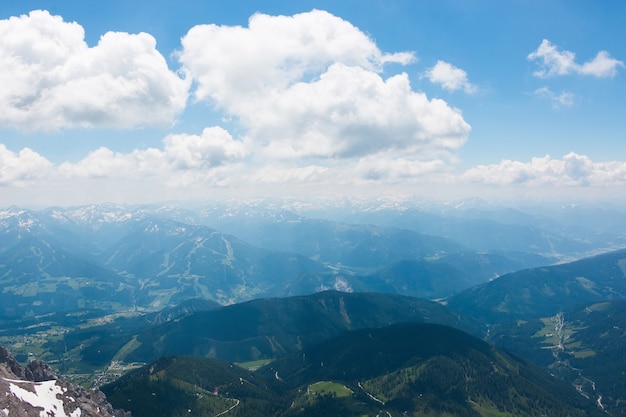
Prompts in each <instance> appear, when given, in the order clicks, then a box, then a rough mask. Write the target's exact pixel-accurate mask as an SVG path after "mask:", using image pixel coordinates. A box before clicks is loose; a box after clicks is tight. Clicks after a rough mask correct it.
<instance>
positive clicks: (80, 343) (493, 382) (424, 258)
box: [0, 203, 626, 416]
mask: <svg viewBox="0 0 626 417" xmlns="http://www.w3.org/2000/svg"><path fill="white" fill-rule="evenodd" d="M330 213H331V211H330V210H329V209H328V208H325V207H323V206H306V207H302V206H297V205H289V204H283V205H281V206H272V205H261V204H252V203H251V204H243V205H238V206H234V207H233V206H228V205H225V204H215V205H201V206H196V207H192V208H181V207H178V206H175V205H167V204H164V205H153V206H118V205H112V204H108V205H94V206H82V207H71V208H58V207H57V208H49V209H45V210H39V211H35V210H26V209H21V208H16V207H11V208H8V209H4V210H0V234H1V236H2V239H0V343H3V344H5V345H8V346H10V348H11V349H12V350H13V351H14V352H15V354H16V356H15V357H16V358H18V359H19V360H20V361H22V362H23V363H27V362H29V361H31V360H32V359H33V358H38V359H46V360H48V361H49V362H50V364H51V365H52V366H53V367H54V368H55V369H56V370H57V371H58V372H60V373H62V374H65V375H66V376H67V377H68V378H70V379H71V380H75V381H80V382H81V383H83V384H84V385H85V386H100V385H101V384H104V383H111V384H110V385H106V389H105V392H107V395H108V396H109V397H108V398H110V399H111V402H112V403H114V405H115V407H119V408H123V409H125V410H131V409H132V410H131V411H133V415H159V414H158V413H161V412H162V413H169V414H163V415H189V414H190V413H191V414H192V415H215V414H218V413H223V412H227V413H226V414H230V415H284V416H292V415H294V416H295V415H302V416H306V415H360V416H364V415H372V416H373V415H400V414H402V413H404V412H405V411H406V412H407V415H482V416H494V415H541V414H543V415H595V414H597V413H600V414H603V415H607V414H608V415H611V416H623V415H626V406H625V405H624V404H626V397H625V396H624V394H623V393H624V392H625V390H624V384H623V383H622V381H623V374H624V373H625V372H626V364H625V363H624V361H623V359H622V356H623V355H622V354H621V353H623V351H624V349H626V345H624V341H625V340H626V338H625V337H624V332H623V329H624V326H626V324H625V318H624V311H626V309H625V308H624V300H625V299H626V288H625V286H624V285H625V284H624V283H625V282H626V279H625V278H626V250H624V249H620V248H622V247H623V246H624V235H625V234H626V232H625V231H624V227H622V226H623V225H622V224H621V223H620V222H621V220H622V219H624V218H625V217H624V216H623V215H622V214H621V212H619V211H616V210H610V209H597V210H596V211H592V209H590V208H580V207H561V208H551V209H550V210H548V209H544V210H539V209H534V210H527V211H522V210H512V209H494V208H486V207H483V206H481V205H480V204H479V203H472V204H469V205H462V204H461V205H455V206H446V207H441V206H439V207H430V208H428V209H426V208H415V207H413V208H411V207H403V206H399V205H398V206H388V205H387V206H378V205H361V206H359V207H356V206H354V205H348V204H347V205H345V206H344V207H342V208H340V209H337V210H335V211H334V212H333V215H332V216H331V215H330ZM554 213H557V214H558V215H559V216H561V217H558V216H557V217H551V216H553V215H554ZM576 213H585V214H589V213H595V214H594V215H597V214H598V213H600V214H601V215H603V216H604V218H602V219H599V218H596V217H594V219H593V220H590V219H586V218H585V219H582V218H581V219H580V222H579V223H578V224H577V223H576V217H575V216H574V215H573V214H576ZM616 249H617V250H616ZM429 346H430V350H428V349H429ZM499 349H502V350H499ZM504 351H506V352H511V353H504ZM250 361H252V362H250ZM531 362H534V363H535V364H536V365H532V363H531ZM234 363H240V366H236V365H234ZM144 364H147V365H145V366H143V365H144ZM489 364H490V365H489ZM263 365H265V366H263ZM133 368H138V369H137V370H136V371H130V372H129V369H133ZM257 368H259V369H258V370H256V371H254V372H253V371H251V370H250V369H257ZM194 372H195V374H194ZM122 375H124V376H122ZM194 375H195V376H194ZM459 375H464V378H461V379H459V378H458V376H459ZM484 376H486V378H484ZM120 377H121V378H120ZM220 381H222V382H220ZM103 389H104V388H103ZM572 393H573V394H572ZM178 400H180V401H178ZM124 401H125V403H124ZM129 403H132V404H129ZM122 404H123V406H122ZM166 404H170V405H169V406H166ZM168 407H170V408H168ZM189 410H191V411H189ZM244 410H245V411H244ZM0 411H1V410H0ZM142 413H148V414H142ZM150 413H151V414H150Z"/></svg>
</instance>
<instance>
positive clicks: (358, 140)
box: [178, 10, 470, 160]
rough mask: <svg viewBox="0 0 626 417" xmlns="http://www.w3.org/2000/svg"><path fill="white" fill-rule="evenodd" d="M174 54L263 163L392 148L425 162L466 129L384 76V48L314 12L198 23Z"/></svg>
mask: <svg viewBox="0 0 626 417" xmlns="http://www.w3.org/2000/svg"><path fill="white" fill-rule="evenodd" d="M178 56H179V60H180V62H181V64H182V66H183V71H184V72H185V73H186V74H187V77H188V78H190V79H193V80H194V81H195V83H196V85H197V89H196V90H195V91H194V95H195V97H196V99H198V100H205V101H209V102H210V103H212V104H213V105H214V106H216V107H218V108H220V109H222V110H224V111H225V112H226V113H228V114H229V115H232V116H235V117H236V118H237V120H238V121H239V122H240V123H241V125H242V126H243V127H244V128H245V129H246V132H247V134H246V139H245V140H246V144H247V145H248V146H249V147H250V149H254V152H255V153H256V154H257V155H260V156H262V157H263V158H266V159H278V160H288V159H302V158H305V159H306V158H309V159H348V158H362V157H365V156H367V155H372V154H377V153H380V152H382V151H386V150H389V149H394V150H395V151H396V152H398V153H403V154H405V156H406V155H407V154H411V155H413V157H415V158H420V159H429V158H433V157H434V155H435V154H438V153H440V152H451V151H454V150H456V149H458V148H459V147H460V146H462V145H463V143H465V141H466V140H467V136H468V134H469V131H470V126H469V124H468V123H467V122H465V120H464V119H463V117H462V115H461V112H460V111H459V110H457V109H454V108H452V107H450V106H448V104H447V103H446V102H444V101H442V100H429V99H428V98H427V97H426V95H425V94H423V93H416V92H413V91H412V90H411V86H410V83H409V79H408V76H407V75H406V74H398V75H395V76H391V77H389V78H387V79H384V78H383V77H382V76H381V75H380V74H381V73H382V69H383V66H384V65H385V64H387V63H391V62H393V63H398V64H402V65H406V64H409V63H411V62H412V61H413V60H414V56H413V54H412V53H410V52H400V53H384V52H382V51H381V50H380V49H379V48H378V47H377V46H376V44H375V43H374V41H373V40H372V39H371V38H369V37H368V36H367V35H366V34H364V33H363V32H361V31H360V30H359V29H357V28H356V27H354V26H353V25H352V24H350V23H349V22H347V21H345V20H343V19H341V18H338V17H336V16H333V15H331V14H330V13H327V12H324V11H318V10H314V11H311V12H308V13H302V14H297V15H294V16H268V15H264V14H256V15H254V16H252V17H251V18H250V21H249V24H248V27H239V26H237V27H232V26H217V25H200V26H196V27H194V28H192V29H191V30H189V32H188V33H187V35H186V36H185V37H183V39H182V50H181V51H180V52H179V55H178Z"/></svg>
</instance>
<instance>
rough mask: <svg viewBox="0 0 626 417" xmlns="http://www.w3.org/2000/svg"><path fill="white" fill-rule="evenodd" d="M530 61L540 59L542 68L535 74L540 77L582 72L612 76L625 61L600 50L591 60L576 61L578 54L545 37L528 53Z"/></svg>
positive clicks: (584, 73) (596, 75) (599, 75)
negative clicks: (559, 47)
mask: <svg viewBox="0 0 626 417" xmlns="http://www.w3.org/2000/svg"><path fill="white" fill-rule="evenodd" d="M527 58H528V60H529V61H539V65H540V67H541V69H539V70H537V71H535V72H534V73H533V74H534V75H535V76H537V77H540V78H547V77H552V76H555V75H569V74H581V75H591V76H594V77H598V78H611V77H614V76H615V75H616V74H617V70H618V69H619V68H624V63H623V62H622V61H619V60H617V59H615V58H612V57H611V55H610V54H609V53H608V52H606V51H600V52H598V54H597V55H596V56H595V58H593V59H592V60H591V61H587V62H585V63H583V64H578V63H576V61H575V59H576V55H575V54H574V53H573V52H570V51H560V50H559V49H558V48H557V47H556V46H554V45H553V44H552V43H551V42H550V41H548V40H547V39H544V40H543V41H542V42H541V44H540V45H539V47H538V48H537V49H536V50H535V51H533V52H531V53H530V54H529V55H528V57H527Z"/></svg>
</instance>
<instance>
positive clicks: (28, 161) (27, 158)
mask: <svg viewBox="0 0 626 417" xmlns="http://www.w3.org/2000/svg"><path fill="white" fill-rule="evenodd" d="M51 170H52V163H51V162H50V161H48V160H47V159H46V158H44V157H43V156H41V155H39V154H38V153H37V152H35V151H33V150H32V149H29V148H24V149H22V150H21V151H20V152H19V153H17V154H16V153H14V152H11V151H10V150H8V149H7V147H6V146H4V145H3V144H0V186H2V185H12V186H22V185H25V184H29V183H32V182H34V181H36V180H40V179H44V178H45V177H46V176H47V175H48V174H49V173H50V172H51Z"/></svg>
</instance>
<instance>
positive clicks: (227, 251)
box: [0, 204, 553, 318]
mask: <svg viewBox="0 0 626 417" xmlns="http://www.w3.org/2000/svg"><path fill="white" fill-rule="evenodd" d="M223 210H224V211H222V212H220V213H219V214H218V213H216V212H214V211H213V212H210V213H209V212H207V210H206V209H204V210H196V211H190V210H185V209H180V208H176V207H172V206H167V205H160V206H159V205H157V206H129V207H126V206H117V205H112V204H108V205H98V206H83V207H72V208H58V207H55V208H49V209H46V210H41V211H32V210H25V209H21V208H17V207H10V208H8V209H3V210H0V235H1V236H3V239H2V240H1V242H0V256H1V257H2V262H0V289H1V290H2V291H0V318H1V317H17V318H19V317H26V316H34V315H40V314H46V313H49V312H58V311H72V310H76V309H99V310H102V311H108V312H116V311H124V310H128V309H136V310H138V311H154V310H158V309H161V308H165V307H167V306H174V305H176V304H179V303H180V302H182V301H184V300H186V299H189V298H205V299H211V300H215V301H217V302H219V303H221V304H231V303H234V302H240V301H244V300H249V299H253V298H261V297H268V296H289V295H300V294H310V293H312V292H315V291H321V290H325V289H338V290H345V291H383V292H392V293H400V294H404V295H412V296H417V297H422V298H429V299H435V298H443V297H447V296H449V295H451V294H454V293H456V292H458V291H460V290H462V289H465V288H468V287H470V286H472V285H475V284H478V283H481V282H485V281H487V280H489V279H493V278H494V277H497V276H500V275H503V274H505V273H508V272H513V271H516V270H519V269H522V268H528V267H531V266H537V265H545V264H548V263H550V262H552V261H553V258H550V257H549V256H550V255H548V257H546V255H545V254H539V253H538V252H539V251H537V252H514V251H508V252H507V251H494V252H493V253H488V252H476V251H475V250H473V249H471V248H467V247H464V246H463V245H461V244H459V243H456V242H454V241H452V240H450V239H448V238H443V237H437V236H432V235H427V234H423V233H419V232H417V231H413V230H407V229H402V228H398V227H393V228H391V227H381V226H372V225H362V224H361V225H359V224H348V223H339V222H335V221H330V220H316V219H307V218H304V217H302V216H299V215H296V214H292V213H288V212H284V211H280V212H271V211H262V210H261V211H260V212H261V215H259V217H258V218H257V221H256V222H253V221H252V220H251V219H252V218H253V217H250V216H252V214H251V213H250V212H249V211H246V212H245V213H242V211H241V209H239V210H230V211H229V210H227V209H225V208H224V209H223ZM224 219H229V221H230V222H234V223H237V224H239V228H234V227H232V226H233V223H228V222H225V221H224ZM209 223H214V224H218V225H222V226H224V227H226V226H228V225H230V229H237V230H233V231H238V232H239V233H240V234H241V235H242V236H245V237H248V238H253V240H254V242H253V244H249V243H247V242H246V241H245V240H241V239H240V238H238V237H235V236H234V235H233V234H229V233H224V232H221V231H218V230H217V229H214V228H211V227H209V226H207V224H209ZM494 227H495V226H494ZM502 227H505V226H502ZM407 265H414V266H416V268H409V269H410V271H409V269H408V268H407ZM416 274H417V275H416Z"/></svg>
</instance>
